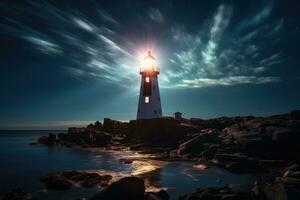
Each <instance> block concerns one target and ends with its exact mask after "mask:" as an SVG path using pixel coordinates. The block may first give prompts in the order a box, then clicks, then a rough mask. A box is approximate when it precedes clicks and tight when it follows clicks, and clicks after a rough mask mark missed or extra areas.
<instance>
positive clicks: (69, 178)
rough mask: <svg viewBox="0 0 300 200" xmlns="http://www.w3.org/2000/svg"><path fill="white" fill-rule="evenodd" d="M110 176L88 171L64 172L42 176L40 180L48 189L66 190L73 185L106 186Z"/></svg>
mask: <svg viewBox="0 0 300 200" xmlns="http://www.w3.org/2000/svg"><path fill="white" fill-rule="evenodd" d="M111 179H112V176H111V175H105V174H104V175H100V174H98V173H95V172H88V171H65V172H58V173H54V174H48V175H46V176H42V177H41V178H40V180H41V181H42V182H44V183H45V184H46V186H47V187H48V188H49V189H54V190H67V189H69V188H71V187H72V186H73V185H74V184H77V185H81V186H83V187H95V186H103V187H104V186H107V185H108V183H109V182H110V180H111Z"/></svg>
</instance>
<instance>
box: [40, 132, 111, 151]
mask: <svg viewBox="0 0 300 200" xmlns="http://www.w3.org/2000/svg"><path fill="white" fill-rule="evenodd" d="M111 139H112V136H111V135H110V134H108V133H106V132H103V131H96V132H93V131H78V132H74V131H71V132H69V133H67V134H65V133H59V134H57V135H56V134H52V133H50V134H49V135H48V136H42V137H40V138H39V139H38V141H39V143H42V144H46V145H65V146H74V145H77V146H81V147H104V146H107V145H108V144H109V143H110V141H111Z"/></svg>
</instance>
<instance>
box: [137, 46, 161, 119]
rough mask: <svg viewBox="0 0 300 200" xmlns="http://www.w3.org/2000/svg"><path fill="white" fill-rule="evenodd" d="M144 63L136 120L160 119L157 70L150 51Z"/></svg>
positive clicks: (141, 72) (141, 70)
mask: <svg viewBox="0 0 300 200" xmlns="http://www.w3.org/2000/svg"><path fill="white" fill-rule="evenodd" d="M144 61H145V64H144V66H142V68H141V69H140V75H141V76H142V77H141V87H140V95H139V104H138V111H137V119H151V118H160V117H162V109H161V103H160V94H159V85H158V79H157V77H158V74H159V69H158V67H156V66H155V58H154V57H153V56H152V55H151V53H150V51H149V52H148V55H147V56H146V57H145V58H144Z"/></svg>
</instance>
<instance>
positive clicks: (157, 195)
mask: <svg viewBox="0 0 300 200" xmlns="http://www.w3.org/2000/svg"><path fill="white" fill-rule="evenodd" d="M169 199H170V197H169V194H168V193H167V192H166V191H165V190H160V191H159V192H147V193H146V195H145V200H169Z"/></svg>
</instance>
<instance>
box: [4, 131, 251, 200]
mask: <svg viewBox="0 0 300 200" xmlns="http://www.w3.org/2000/svg"><path fill="white" fill-rule="evenodd" d="M44 134H46V132H26V133H22V132H10V133H3V132H2V133H1V132H0V158H1V162H0V194H3V193H5V192H8V191H9V190H11V189H12V188H16V187H21V188H24V189H25V190H27V191H30V192H32V193H33V194H34V197H35V199H46V200H47V199H49V200H50V199H56V200H57V199H76V198H79V197H87V196H91V195H92V194H94V193H95V192H96V191H97V190H99V188H98V189H97V188H74V189H71V190H68V191H64V192H60V191H47V190H45V188H44V185H42V184H41V183H40V182H39V177H40V176H41V175H44V174H46V173H50V172H55V171H63V170H96V171H98V170H103V171H104V172H107V173H110V174H112V175H114V179H113V181H115V180H117V179H119V178H121V177H124V176H131V175H137V176H141V177H143V178H144V179H145V185H146V187H147V191H157V190H159V189H160V188H165V189H167V190H168V191H169V194H170V196H171V198H172V199H176V198H177V197H178V196H179V195H182V194H184V193H187V192H191V191H193V190H194V189H196V188H199V187H221V186H224V185H226V184H248V185H251V184H252V183H253V182H254V180H255V177H254V176H253V175H247V174H244V175H237V174H231V173H229V172H227V171H225V170H223V169H220V168H215V167H211V168H207V169H205V167H204V166H201V165H199V164H201V163H191V162H178V161H176V162H175V161H174V162H166V161H158V160H149V159H147V157H146V158H145V156H143V155H140V154H138V153H132V152H129V151H122V152H115V151H109V152H103V151H101V150H99V149H90V150H82V149H71V148H65V147H46V146H44V145H30V144H29V143H30V142H31V141H32V140H33V139H36V138H38V137H39V136H40V135H44ZM120 159H132V160H133V162H132V163H131V164H126V163H124V162H120ZM100 172H101V171H100ZM37 191H38V192H37Z"/></svg>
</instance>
